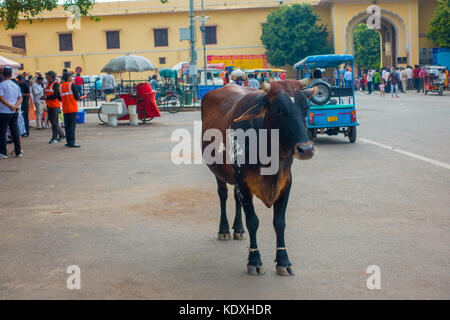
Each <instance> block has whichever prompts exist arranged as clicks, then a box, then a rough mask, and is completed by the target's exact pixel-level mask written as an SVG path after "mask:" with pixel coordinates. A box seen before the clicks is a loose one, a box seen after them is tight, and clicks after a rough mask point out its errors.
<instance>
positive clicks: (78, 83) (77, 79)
mask: <svg viewBox="0 0 450 320" xmlns="http://www.w3.org/2000/svg"><path fill="white" fill-rule="evenodd" d="M73 81H74V82H75V86H76V88H77V90H78V94H79V95H80V96H81V95H82V94H83V82H84V80H83V78H82V77H81V74H80V73H77V76H76V77H75V79H73Z"/></svg>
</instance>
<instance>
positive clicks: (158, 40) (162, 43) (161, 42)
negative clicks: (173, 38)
mask: <svg viewBox="0 0 450 320" xmlns="http://www.w3.org/2000/svg"><path fill="white" fill-rule="evenodd" d="M153 34H154V36H155V47H167V46H169V36H168V29H153Z"/></svg>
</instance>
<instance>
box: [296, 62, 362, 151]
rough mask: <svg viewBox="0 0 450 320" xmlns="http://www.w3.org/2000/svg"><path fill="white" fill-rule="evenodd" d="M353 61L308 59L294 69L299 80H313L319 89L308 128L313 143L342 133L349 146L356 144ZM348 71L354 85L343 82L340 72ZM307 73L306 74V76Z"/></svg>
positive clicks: (307, 117) (310, 106) (307, 119)
mask: <svg viewBox="0 0 450 320" xmlns="http://www.w3.org/2000/svg"><path fill="white" fill-rule="evenodd" d="M353 62H354V58H353V56H352V55H348V54H328V55H318V56H309V57H306V58H305V59H303V60H301V61H299V62H298V63H296V64H295V65H294V69H295V70H297V79H299V78H300V77H301V78H305V77H306V78H307V77H311V78H312V79H313V83H312V84H311V86H317V87H318V93H317V94H316V95H315V97H314V98H313V99H311V100H309V110H308V112H307V115H306V125H307V129H308V135H309V137H310V139H313V138H315V137H317V135H318V134H327V135H329V136H335V135H338V134H339V133H343V134H344V136H346V137H348V138H349V140H350V142H351V143H353V142H355V141H356V127H357V126H358V125H359V124H358V122H357V120H356V109H355V84H354V81H353V80H354V73H353V72H354V71H353V70H354V69H353ZM342 68H346V69H348V70H349V71H350V68H351V73H352V81H347V82H346V81H342V80H341V79H340V70H342ZM305 73H306V74H305Z"/></svg>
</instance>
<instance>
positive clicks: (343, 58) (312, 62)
mask: <svg viewBox="0 0 450 320" xmlns="http://www.w3.org/2000/svg"><path fill="white" fill-rule="evenodd" d="M353 60H354V58H353V56H352V55H351V54H324V55H319V56H309V57H306V58H305V59H303V60H301V61H299V62H297V63H296V64H295V65H294V69H301V68H303V67H311V68H325V67H329V66H335V65H337V64H341V63H345V62H351V61H353Z"/></svg>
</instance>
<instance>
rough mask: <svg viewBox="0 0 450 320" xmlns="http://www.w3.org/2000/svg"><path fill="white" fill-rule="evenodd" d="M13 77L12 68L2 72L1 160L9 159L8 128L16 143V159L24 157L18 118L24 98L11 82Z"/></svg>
mask: <svg viewBox="0 0 450 320" xmlns="http://www.w3.org/2000/svg"><path fill="white" fill-rule="evenodd" d="M11 77H12V68H10V67H4V68H3V70H2V78H3V81H2V82H1V83H0V159H7V158H8V156H7V154H8V152H7V150H6V130H7V128H8V127H9V129H10V131H11V136H12V138H13V141H14V152H15V154H16V157H18V158H21V157H22V148H21V146H20V135H19V128H18V126H17V118H18V116H19V111H20V106H21V104H22V100H23V98H22V93H21V91H20V88H19V87H18V86H17V84H15V83H14V82H13V81H11Z"/></svg>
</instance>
